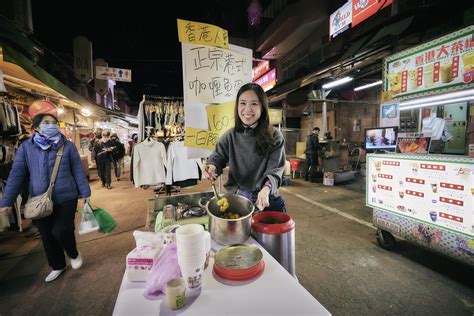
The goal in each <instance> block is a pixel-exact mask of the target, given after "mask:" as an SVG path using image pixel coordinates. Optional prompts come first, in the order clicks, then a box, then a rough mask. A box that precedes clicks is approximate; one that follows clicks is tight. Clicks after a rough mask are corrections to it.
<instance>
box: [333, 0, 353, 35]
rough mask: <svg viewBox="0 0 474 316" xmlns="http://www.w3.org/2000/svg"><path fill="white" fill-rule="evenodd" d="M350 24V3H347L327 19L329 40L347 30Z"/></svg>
mask: <svg viewBox="0 0 474 316" xmlns="http://www.w3.org/2000/svg"><path fill="white" fill-rule="evenodd" d="M351 22H352V2H351V1H348V2H347V3H346V4H344V5H343V6H342V7H340V8H339V9H337V11H336V12H334V13H333V14H331V16H330V17H329V40H331V39H333V38H335V37H336V36H338V35H339V34H340V33H342V32H344V31H345V30H348V29H349V28H350V27H351Z"/></svg>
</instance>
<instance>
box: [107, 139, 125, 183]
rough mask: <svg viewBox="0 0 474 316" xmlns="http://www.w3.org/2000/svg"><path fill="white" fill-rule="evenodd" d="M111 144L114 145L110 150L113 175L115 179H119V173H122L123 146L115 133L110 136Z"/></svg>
mask: <svg viewBox="0 0 474 316" xmlns="http://www.w3.org/2000/svg"><path fill="white" fill-rule="evenodd" d="M110 140H111V141H112V146H113V147H115V148H114V150H113V151H112V164H113V166H114V172H115V177H116V178H117V181H120V175H121V174H122V168H121V167H122V160H123V157H125V146H124V144H122V143H121V142H120V139H119V138H118V135H117V134H116V133H114V134H112V136H111V137H110Z"/></svg>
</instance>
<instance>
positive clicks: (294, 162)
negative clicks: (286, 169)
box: [290, 159, 302, 179]
mask: <svg viewBox="0 0 474 316" xmlns="http://www.w3.org/2000/svg"><path fill="white" fill-rule="evenodd" d="M301 162H302V160H301V159H290V168H291V177H292V178H293V179H294V178H295V173H296V172H299V173H300V177H301V171H302V170H301Z"/></svg>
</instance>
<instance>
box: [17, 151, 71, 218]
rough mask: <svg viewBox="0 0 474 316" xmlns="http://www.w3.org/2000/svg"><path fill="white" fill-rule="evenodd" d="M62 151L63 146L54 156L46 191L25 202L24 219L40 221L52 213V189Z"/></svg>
mask: <svg viewBox="0 0 474 316" xmlns="http://www.w3.org/2000/svg"><path fill="white" fill-rule="evenodd" d="M63 149H64V145H62V146H61V147H60V148H59V150H58V153H57V154H56V161H55V163H54V168H53V174H52V175H51V181H50V183H49V187H48V190H47V191H46V192H44V193H43V194H40V195H37V196H34V197H30V198H28V201H26V204H25V212H24V215H25V218H29V219H40V218H43V217H46V216H49V215H51V214H52V213H53V200H52V195H53V187H54V183H55V182H56V177H57V175H58V169H59V163H60V162H61V157H62V155H63Z"/></svg>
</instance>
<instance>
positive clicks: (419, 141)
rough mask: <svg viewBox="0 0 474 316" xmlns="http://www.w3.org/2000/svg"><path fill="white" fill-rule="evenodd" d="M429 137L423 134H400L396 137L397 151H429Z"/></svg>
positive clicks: (415, 152)
mask: <svg viewBox="0 0 474 316" xmlns="http://www.w3.org/2000/svg"><path fill="white" fill-rule="evenodd" d="M430 144H431V138H430V137H424V136H423V134H420V135H417V136H402V135H401V134H399V135H398V138H397V153H403V154H427V153H429V151H430Z"/></svg>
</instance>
